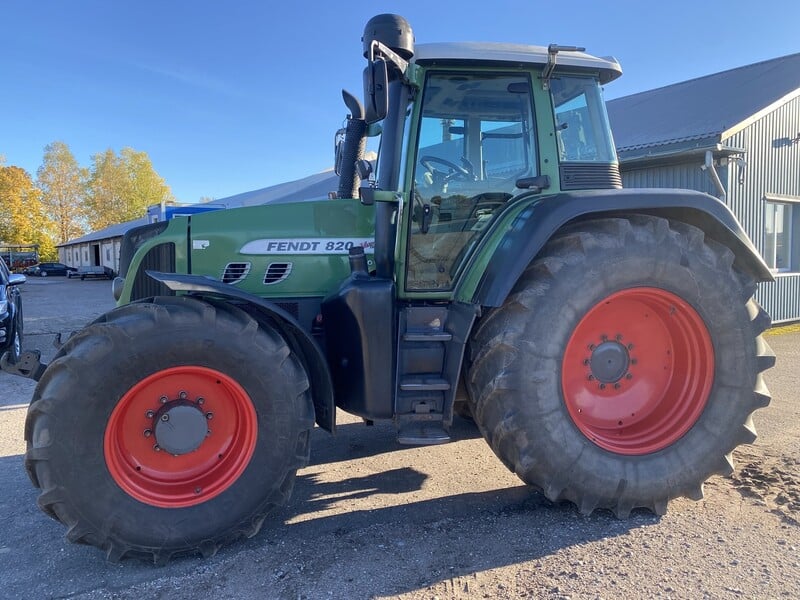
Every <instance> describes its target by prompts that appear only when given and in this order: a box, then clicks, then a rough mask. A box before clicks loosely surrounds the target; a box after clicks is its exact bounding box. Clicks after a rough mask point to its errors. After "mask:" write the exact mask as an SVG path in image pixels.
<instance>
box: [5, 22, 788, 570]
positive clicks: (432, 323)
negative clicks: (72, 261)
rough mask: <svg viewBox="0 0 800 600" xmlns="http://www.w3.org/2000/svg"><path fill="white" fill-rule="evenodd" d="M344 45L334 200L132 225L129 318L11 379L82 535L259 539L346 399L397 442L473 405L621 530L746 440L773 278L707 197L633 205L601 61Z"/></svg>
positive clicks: (532, 51) (368, 40)
mask: <svg viewBox="0 0 800 600" xmlns="http://www.w3.org/2000/svg"><path fill="white" fill-rule="evenodd" d="M362 42H363V52H364V57H365V58H366V60H367V64H366V68H365V70H364V94H363V99H361V100H360V99H358V98H356V97H355V96H354V95H352V94H350V93H347V92H344V91H343V92H342V93H343V97H344V102H345V105H346V107H347V109H348V112H349V113H350V114H349V116H348V117H347V119H346V125H345V127H344V128H343V131H342V132H341V133H340V135H338V137H337V140H338V141H337V144H336V170H337V174H338V176H339V178H338V189H337V190H332V191H331V193H330V194H329V195H328V197H326V198H319V199H307V198H297V201H293V202H286V203H276V204H271V205H270V204H265V205H261V206H253V207H244V208H237V209H229V210H221V211H216V212H208V213H202V214H193V215H189V216H185V217H180V218H175V219H172V220H169V221H165V222H157V223H154V224H150V225H145V226H143V227H138V228H136V229H132V230H130V231H129V232H128V233H127V234H126V235H125V237H124V240H123V244H122V248H121V256H120V263H121V264H120V274H119V277H117V278H116V279H115V280H114V282H113V286H112V289H113V293H114V296H115V298H116V299H117V307H116V308H114V309H113V310H111V311H110V312H108V313H107V314H104V315H103V316H101V317H100V318H98V319H97V320H95V321H94V322H93V323H91V324H89V325H88V326H86V327H85V328H84V329H82V330H80V331H78V332H76V333H75V334H74V335H72V336H71V337H70V338H69V339H68V340H67V341H66V342H65V343H64V344H63V345H62V347H61V348H60V349H59V351H58V353H57V355H56V357H55V358H54V360H53V361H52V362H51V363H50V364H49V365H44V364H42V363H41V362H39V358H38V356H37V355H35V354H31V353H27V354H26V355H25V356H23V358H22V360H21V361H20V363H18V364H17V365H16V366H15V365H9V364H8V361H6V368H7V369H12V370H13V369H16V370H17V372H19V373H23V374H27V375H28V376H30V377H32V378H34V379H36V380H37V381H38V384H37V387H36V391H35V394H34V398H33V400H32V402H31V404H30V408H29V411H28V416H27V421H26V427H25V439H26V441H27V452H26V454H25V466H26V468H27V471H28V473H29V475H30V478H31V480H32V481H33V484H34V485H35V486H37V487H38V488H41V490H42V491H41V495H40V496H39V501H38V502H39V506H40V507H41V508H42V510H43V511H44V512H45V513H47V514H48V515H50V516H51V517H53V518H55V519H57V520H58V521H60V522H61V523H63V524H64V525H65V526H66V528H67V532H66V535H67V538H68V539H69V540H70V541H73V542H79V543H86V544H92V545H95V546H97V547H99V548H101V549H103V550H104V551H105V553H106V555H107V557H108V559H109V560H114V561H115V560H119V559H121V558H123V557H126V556H132V557H140V558H143V559H145V560H148V561H154V562H155V563H164V562H166V561H168V560H169V559H170V558H171V557H173V556H177V555H186V554H200V555H203V556H211V555H213V554H214V553H215V552H216V551H217V550H218V549H219V548H220V547H221V546H222V545H224V544H227V543H229V542H231V541H233V540H236V539H238V538H241V537H249V536H253V535H254V534H256V532H257V531H258V530H259V528H260V527H261V525H262V523H263V522H264V520H265V518H266V517H267V516H268V515H269V514H270V513H271V512H273V511H274V510H275V508H276V507H279V506H281V505H283V504H284V503H286V502H287V500H288V498H289V496H290V494H291V492H292V487H293V482H294V479H295V475H296V472H297V470H298V469H300V468H301V467H303V466H304V465H306V464H307V462H308V460H309V444H310V438H311V431H312V429H313V428H314V427H315V424H316V425H317V426H319V427H320V428H322V429H325V430H327V431H329V432H331V433H334V432H335V428H336V411H337V409H340V410H343V411H346V412H347V413H351V414H353V415H356V416H358V417H361V418H362V419H363V420H364V422H365V423H367V424H370V423H372V422H374V421H378V420H391V421H393V423H394V424H395V425H396V431H397V441H398V442H399V443H400V444H439V443H444V442H447V441H448V440H449V439H450V436H449V428H450V426H451V424H452V423H453V420H454V415H468V416H469V417H470V418H471V419H473V420H474V422H475V424H476V425H477V427H478V428H479V429H480V432H481V434H482V435H483V437H484V438H485V439H486V441H487V442H488V444H489V446H490V447H491V449H492V450H493V451H494V453H495V454H496V455H497V456H498V458H499V459H500V460H501V461H502V462H503V463H504V464H505V465H506V466H507V467H508V468H509V469H510V470H512V471H513V472H514V473H516V474H517V475H518V476H519V477H520V478H521V479H522V480H523V481H524V482H526V483H527V484H529V485H531V486H533V487H534V488H536V489H538V490H541V492H542V493H543V494H544V496H546V497H547V498H548V499H549V500H551V501H553V502H557V501H570V502H572V503H574V504H575V505H576V507H577V510H579V511H580V513H582V514H584V515H589V514H591V513H592V512H593V511H595V510H598V509H605V510H609V511H612V512H613V513H614V514H616V515H617V516H618V517H620V518H624V517H626V516H627V515H629V513H630V512H631V511H632V510H633V509H637V508H644V509H648V510H650V511H653V512H654V513H656V514H659V515H660V514H664V512H665V511H666V508H667V504H668V502H669V501H670V500H672V499H674V498H677V497H682V496H686V497H689V498H692V499H699V498H701V497H702V495H703V483H704V481H705V480H706V479H707V478H708V477H710V476H712V475H714V474H723V475H725V474H730V473H731V472H732V469H733V463H732V459H731V453H732V451H733V450H734V449H735V448H736V447H737V446H738V445H740V444H747V443H751V442H753V441H754V439H755V437H756V434H755V430H754V427H753V423H752V419H751V415H752V413H753V412H754V411H755V410H756V409H758V408H762V407H764V406H766V405H767V404H768V403H769V401H770V395H769V392H768V390H767V388H766V386H765V384H764V381H763V379H762V372H763V371H764V370H765V369H767V368H769V367H770V366H772V365H773V364H774V355H773V354H772V352H771V351H770V349H769V347H768V346H767V344H766V343H765V342H764V340H763V339H762V337H761V334H762V332H763V331H764V330H765V329H766V328H767V327H768V326H769V325H770V318H769V316H768V315H767V314H766V312H765V311H764V310H763V309H762V308H761V307H759V305H758V304H757V303H756V301H755V300H754V299H753V294H754V292H755V290H756V285H757V284H758V283H759V282H763V281H770V280H771V279H772V275H771V273H770V270H769V268H768V267H767V265H766V264H765V263H764V261H763V260H762V258H761V257H760V256H759V254H758V252H757V250H756V249H755V247H754V246H753V244H752V243H751V241H750V240H749V239H748V237H747V235H746V233H745V232H744V231H743V229H742V227H741V226H740V225H739V223H738V222H737V220H736V218H735V217H734V216H733V214H732V213H731V212H730V210H729V209H728V208H727V207H726V206H725V205H724V204H723V203H722V202H720V201H719V200H718V199H716V198H714V197H711V196H709V195H705V194H702V193H698V192H693V191H686V190H672V189H623V187H622V180H621V176H620V170H619V163H618V159H617V155H616V151H615V147H614V143H613V139H612V134H611V129H610V126H609V122H608V119H607V116H606V111H605V105H604V102H603V98H602V86H604V85H606V84H608V83H609V82H611V81H612V80H614V79H616V78H617V77H618V76H620V75H621V72H622V71H621V68H620V66H619V64H618V62H617V61H616V60H614V59H613V58H597V57H595V56H592V55H589V54H587V53H586V52H585V50H584V49H583V48H578V47H568V46H558V45H550V46H548V47H541V46H527V45H514V44H504V43H486V44H484V43H480V44H479V43H439V44H418V45H417V44H416V43H415V40H414V36H413V33H412V30H411V27H410V26H409V24H408V22H407V21H406V20H405V19H403V18H402V17H400V16H397V15H388V14H384V15H378V16H376V17H373V18H372V19H371V20H369V21H368V23H367V25H366V28H365V30H364V34H363V38H362ZM368 138H375V139H374V140H372V141H373V142H374V141H376V140H377V139H379V141H380V143H379V148H380V150H379V153H378V157H377V160H374V161H373V160H367V159H366V158H365V152H364V150H365V146H366V141H367V139H368ZM334 185H337V184H334Z"/></svg>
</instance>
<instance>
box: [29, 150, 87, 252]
mask: <svg viewBox="0 0 800 600" xmlns="http://www.w3.org/2000/svg"><path fill="white" fill-rule="evenodd" d="M86 176H87V174H86V169H84V168H81V167H80V165H78V161H77V160H75V157H74V156H73V155H72V151H70V149H69V146H67V144H65V143H64V142H53V143H52V144H49V145H47V146H45V149H44V158H43V159H42V166H41V167H39V170H38V171H36V177H37V183H38V187H39V189H40V190H41V192H42V203H43V205H44V212H45V214H46V215H47V217H48V218H49V219H50V220H51V221H53V222H54V223H55V226H56V239H57V241H58V242H59V243H64V242H66V241H68V240H70V239H72V238H75V237H77V236H79V235H81V234H83V233H84V232H85V231H86V228H85V223H86V219H85V208H84V197H85V190H86Z"/></svg>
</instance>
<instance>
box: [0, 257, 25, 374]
mask: <svg viewBox="0 0 800 600" xmlns="http://www.w3.org/2000/svg"><path fill="white" fill-rule="evenodd" d="M23 283H25V276H24V275H17V274H13V273H11V272H10V271H9V270H8V267H7V266H6V263H5V261H4V260H3V259H2V258H0V356H2V355H3V354H4V353H5V352H6V351H8V352H10V353H11V359H12V361H14V362H16V361H17V360H19V357H20V355H21V354H22V294H20V293H19V289H17V286H19V285H21V284H23Z"/></svg>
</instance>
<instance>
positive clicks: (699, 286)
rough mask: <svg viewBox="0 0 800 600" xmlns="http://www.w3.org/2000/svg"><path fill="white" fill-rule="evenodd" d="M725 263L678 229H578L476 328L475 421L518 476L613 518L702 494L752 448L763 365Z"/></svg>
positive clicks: (698, 237) (753, 318)
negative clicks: (743, 449)
mask: <svg viewBox="0 0 800 600" xmlns="http://www.w3.org/2000/svg"><path fill="white" fill-rule="evenodd" d="M753 290H754V285H753V283H752V281H751V280H750V279H749V278H747V277H746V276H744V275H742V274H740V273H738V272H737V271H735V270H734V268H733V254H732V253H731V252H730V250H728V249H727V248H725V247H722V246H720V245H719V244H717V243H715V242H713V241H711V240H705V239H704V236H703V233H702V232H701V231H700V230H699V229H696V228H694V227H691V226H688V225H685V224H683V223H675V222H668V221H666V220H665V219H659V218H655V217H646V216H632V217H630V218H627V219H605V220H598V221H592V222H585V223H581V224H576V225H574V226H572V228H570V229H567V230H565V231H563V232H562V233H561V234H560V235H559V236H558V237H556V238H554V239H553V240H552V241H551V242H550V243H549V244H548V245H547V246H546V247H545V248H544V250H543V251H542V253H541V254H540V256H538V257H537V259H536V260H535V261H534V262H533V263H532V264H531V266H530V267H529V268H528V270H527V271H526V273H525V274H524V275H523V277H522V278H521V279H520V281H519V282H518V283H517V286H516V287H515V289H514V290H513V292H512V294H511V295H510V296H509V298H508V300H507V301H506V303H505V304H504V305H503V306H502V307H500V308H499V309H497V310H495V311H493V312H492V313H490V314H489V315H488V316H487V317H485V318H484V319H483V321H482V322H481V323H480V324H479V326H478V329H477V331H476V333H475V335H474V336H473V340H472V341H471V345H470V348H471V355H470V358H471V363H470V365H469V376H468V378H467V381H468V386H469V390H470V394H469V398H470V399H471V402H472V405H471V408H472V413H473V415H474V416H475V420H476V422H477V423H478V425H479V427H480V428H481V431H482V432H483V434H484V436H485V437H486V439H487V441H488V442H489V444H490V445H491V447H492V448H493V450H494V451H495V453H496V454H497V455H498V456H499V457H500V458H501V459H502V460H503V462H504V463H505V464H506V465H508V466H509V468H511V469H512V470H513V471H515V472H516V473H517V474H518V475H519V476H520V477H521V478H522V479H523V480H524V481H526V482H527V483H530V484H532V485H534V486H536V487H538V488H540V489H542V490H543V491H544V493H545V495H546V496H547V497H548V498H549V499H551V500H553V501H557V500H562V499H565V500H570V501H572V502H574V503H575V504H576V505H577V506H578V507H579V509H580V510H581V512H583V513H585V514H589V513H591V512H592V511H593V510H594V509H596V508H608V509H611V510H613V511H614V512H615V513H616V514H617V515H619V516H625V515H627V514H628V513H629V512H630V511H631V510H632V509H633V508H637V507H644V508H648V509H650V510H652V511H654V512H656V513H658V514H663V513H664V512H665V510H666V506H667V503H668V501H669V500H670V499H672V498H675V497H678V496H688V497H690V498H695V499H698V498H700V497H702V484H703V482H704V481H705V480H706V479H707V478H708V477H709V476H710V475H712V474H715V473H721V474H729V473H730V472H731V470H732V462H731V457H730V454H731V451H732V450H733V449H734V448H735V447H736V446H737V445H739V444H742V443H750V442H752V441H754V439H755V429H754V427H753V423H752V420H751V414H752V412H753V411H754V410H755V409H757V408H760V407H763V406H766V405H767V404H768V403H769V400H770V397H769V393H768V392H767V389H766V387H765V385H764V382H763V380H762V377H761V372H762V371H763V370H765V369H766V368H768V367H769V366H771V365H772V364H773V362H774V356H773V355H772V354H771V352H770V350H769V348H768V346H767V345H766V343H764V341H763V339H762V338H761V337H760V334H761V332H762V331H763V330H764V329H765V328H766V327H768V326H769V323H770V320H769V317H768V316H767V315H766V313H765V312H764V311H763V310H762V309H761V308H760V307H759V306H758V305H757V304H756V302H755V301H754V300H753V299H752V298H751V296H752V293H753Z"/></svg>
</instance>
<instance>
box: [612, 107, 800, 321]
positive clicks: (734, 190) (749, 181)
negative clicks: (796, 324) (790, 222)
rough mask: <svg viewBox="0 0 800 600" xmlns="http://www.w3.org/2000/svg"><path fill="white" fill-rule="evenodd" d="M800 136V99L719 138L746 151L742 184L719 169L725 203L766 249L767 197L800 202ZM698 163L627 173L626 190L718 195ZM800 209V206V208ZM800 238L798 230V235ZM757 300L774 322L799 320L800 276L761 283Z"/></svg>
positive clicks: (732, 171) (729, 170) (734, 172)
mask: <svg viewBox="0 0 800 600" xmlns="http://www.w3.org/2000/svg"><path fill="white" fill-rule="evenodd" d="M798 133H800V98H795V99H794V100H791V101H789V102H787V103H786V104H784V105H783V106H780V107H778V108H777V109H775V110H774V111H772V112H771V113H769V114H768V115H765V116H764V117H762V118H761V119H759V120H758V121H756V122H754V123H752V124H751V125H749V126H748V127H746V128H745V129H743V130H742V131H740V132H739V133H737V134H735V135H733V136H731V137H729V138H726V139H724V140H721V142H722V143H723V144H725V145H727V146H733V147H736V148H744V149H745V150H746V153H745V156H744V158H745V160H746V161H747V168H746V170H745V177H744V183H742V184H739V183H738V168H737V166H736V165H735V164H731V165H730V166H729V167H719V168H718V169H717V170H718V172H719V176H720V179H722V182H723V185H725V186H726V188H727V191H728V197H727V204H728V206H729V208H730V209H731V210H732V211H733V213H734V214H735V215H736V217H737V218H738V219H739V221H740V222H741V224H742V227H743V228H744V230H745V231H746V232H747V234H748V235H749V236H750V238H751V239H752V240H753V243H754V244H755V245H756V247H757V248H758V250H759V252H762V251H763V249H764V196H765V195H770V194H777V195H780V196H794V197H798V198H800V143H792V142H791V141H790V140H791V138H794V137H796V136H797V135H798ZM700 164H701V163H700V161H698V162H692V163H681V164H675V165H666V166H658V167H648V168H644V169H632V170H629V169H625V166H624V165H622V166H621V168H622V169H624V170H623V172H622V182H623V185H624V187H626V188H628V187H658V188H665V187H666V188H685V189H692V190H698V191H701V192H705V193H707V194H711V195H712V196H716V190H715V189H714V186H713V185H712V183H711V180H710V179H709V177H708V174H707V173H705V172H704V171H702V170H701V169H700ZM798 210H800V206H799V207H798ZM795 235H800V231H797V232H795ZM756 298H757V299H758V301H759V302H760V303H761V304H762V306H764V308H765V309H766V311H767V312H768V313H769V314H770V315H771V316H772V320H773V322H774V323H779V322H785V321H795V320H798V319H800V273H798V274H796V275H795V274H790V275H780V276H778V277H777V278H776V281H775V282H774V283H762V284H761V285H760V286H759V290H758V293H757V294H756Z"/></svg>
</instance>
